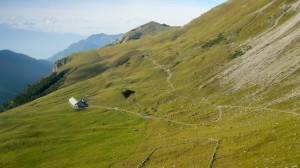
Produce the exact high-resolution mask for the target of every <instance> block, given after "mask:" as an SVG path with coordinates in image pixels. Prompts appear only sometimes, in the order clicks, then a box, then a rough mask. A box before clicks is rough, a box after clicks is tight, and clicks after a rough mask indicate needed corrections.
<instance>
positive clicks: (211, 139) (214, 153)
mask: <svg viewBox="0 0 300 168" xmlns="http://www.w3.org/2000/svg"><path fill="white" fill-rule="evenodd" d="M206 140H207V141H213V142H216V145H215V148H214V151H213V153H212V154H211V159H210V161H209V164H208V166H207V168H212V167H213V163H214V160H215V159H216V153H217V150H218V148H219V142H220V140H219V139H214V138H202V139H196V140H192V141H185V142H180V143H176V144H169V145H165V146H160V147H155V148H153V149H152V150H151V152H150V153H149V154H148V156H147V157H146V158H145V159H144V160H143V161H142V162H141V163H140V164H139V165H138V166H137V168H143V167H144V166H145V164H146V163H147V162H148V161H149V160H150V158H151V156H152V154H153V153H154V152H155V151H157V150H159V149H163V148H168V147H173V146H179V145H184V144H190V143H195V142H201V141H206Z"/></svg>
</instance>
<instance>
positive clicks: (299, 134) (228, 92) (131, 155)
mask: <svg viewBox="0 0 300 168" xmlns="http://www.w3.org/2000/svg"><path fill="white" fill-rule="evenodd" d="M299 3H300V2H299V1H297V0H276V1H269V0H260V1H249V0H230V1H228V2H226V3H224V4H222V5H220V6H218V7H215V8H213V9H212V10H211V11H209V12H207V13H206V14H204V15H202V16H201V17H199V18H196V19H195V20H193V21H192V22H191V23H189V24H188V25H185V26H184V27H180V28H174V29H170V30H168V31H165V32H163V33H161V34H157V35H156V36H148V37H145V38H141V39H138V40H131V41H127V42H126V43H122V44H118V45H114V46H106V47H103V48H101V49H98V50H94V51H88V52H83V53H78V54H74V55H71V56H70V57H68V58H66V60H65V61H62V62H61V66H59V67H57V70H56V71H57V72H58V73H59V72H64V71H66V72H67V74H66V79H65V81H64V84H63V87H62V88H61V89H59V90H58V91H55V92H53V93H51V94H49V95H47V96H44V97H42V98H40V99H37V100H35V101H32V102H30V103H28V104H25V105H23V106H20V107H18V108H15V109H13V110H10V111H8V112H6V113H4V114H1V115H0V119H1V121H3V122H2V123H1V127H0V128H1V130H0V133H1V135H3V136H2V137H1V138H0V145H1V146H0V148H1V149H2V150H1V153H0V155H1V158H3V163H2V165H3V166H6V167H9V166H10V167H18V166H20V165H22V166H24V165H25V166H27V167H41V166H43V167H139V168H141V167H197V168H198V167H209V168H212V167H299V165H300V160H299V156H298V155H299V139H300V125H299V116H300V111H299V109H300V104H299V100H300V95H299V80H300V78H299V75H300V74H299V64H297V63H298V59H299V58H297V55H299V50H298V48H299V42H300V41H299V34H298V33H299V29H300V27H299V21H298V19H299V11H300V8H299V7H300V6H299ZM241 9H242V10H241ZM252 61H253V62H252ZM99 65H101V66H99ZM99 67H101V69H100V68H99ZM98 68H99V69H98ZM278 69H280V70H278ZM268 71H269V73H268ZM93 72H95V73H94V74H92V73H93ZM269 74H270V75H269ZM127 90H131V91H133V92H134V94H131V95H130V96H129V97H124V96H123V93H124V92H125V91H127ZM84 96H89V97H90V98H91V101H90V102H89V104H90V108H88V109H85V110H83V111H79V112H75V111H74V110H73V109H72V108H71V107H69V106H68V105H67V103H66V100H67V99H68V98H69V97H75V98H82V97H84ZM17 154H18V155H17ZM0 164H1V163H0Z"/></svg>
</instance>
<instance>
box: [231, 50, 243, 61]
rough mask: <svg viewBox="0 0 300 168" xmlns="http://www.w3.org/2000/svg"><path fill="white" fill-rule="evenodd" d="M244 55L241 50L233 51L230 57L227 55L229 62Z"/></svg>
mask: <svg viewBox="0 0 300 168" xmlns="http://www.w3.org/2000/svg"><path fill="white" fill-rule="evenodd" d="M244 54H245V53H244V52H243V51H242V50H240V49H239V50H235V51H234V52H233V53H231V54H230V55H229V59H230V60H232V59H235V58H237V57H239V56H242V55H244Z"/></svg>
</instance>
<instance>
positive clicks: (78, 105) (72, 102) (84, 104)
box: [69, 97, 89, 109]
mask: <svg viewBox="0 0 300 168" xmlns="http://www.w3.org/2000/svg"><path fill="white" fill-rule="evenodd" d="M88 101H89V99H88V98H84V99H83V100H80V101H78V100H76V99H75V98H74V97H71V98H70V99H69V104H70V105H71V106H72V107H73V108H76V109H83V108H87V107H88V106H89V105H88V104H87V102H88Z"/></svg>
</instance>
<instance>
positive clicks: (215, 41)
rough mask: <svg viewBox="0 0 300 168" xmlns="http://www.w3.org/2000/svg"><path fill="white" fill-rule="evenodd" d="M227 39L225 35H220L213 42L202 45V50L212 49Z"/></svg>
mask: <svg viewBox="0 0 300 168" xmlns="http://www.w3.org/2000/svg"><path fill="white" fill-rule="evenodd" d="M224 39H225V36H224V34H223V33H220V34H219V35H218V36H217V37H216V38H214V39H212V40H209V41H207V42H206V43H204V44H203V45H202V48H203V49H206V48H210V47H212V46H213V45H216V44H219V43H220V42H221V41H223V40H224Z"/></svg>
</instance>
